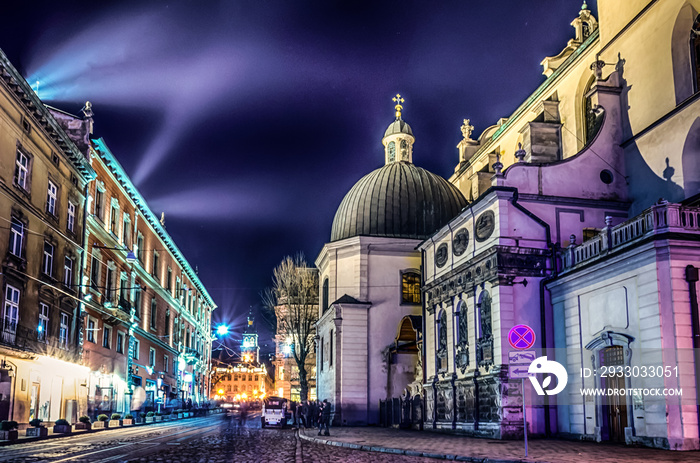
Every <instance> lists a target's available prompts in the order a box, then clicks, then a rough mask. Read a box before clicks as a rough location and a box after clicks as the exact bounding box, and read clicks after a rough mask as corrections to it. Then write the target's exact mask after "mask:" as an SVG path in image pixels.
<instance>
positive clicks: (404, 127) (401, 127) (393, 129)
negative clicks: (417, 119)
mask: <svg viewBox="0 0 700 463" xmlns="http://www.w3.org/2000/svg"><path fill="white" fill-rule="evenodd" d="M395 133H406V134H408V135H413V130H411V126H410V125H408V122H406V121H404V120H403V119H397V120H395V121H394V122H392V123H391V124H390V125H389V127H387V128H386V132H384V136H385V137H388V136H389V135H393V134H395Z"/></svg>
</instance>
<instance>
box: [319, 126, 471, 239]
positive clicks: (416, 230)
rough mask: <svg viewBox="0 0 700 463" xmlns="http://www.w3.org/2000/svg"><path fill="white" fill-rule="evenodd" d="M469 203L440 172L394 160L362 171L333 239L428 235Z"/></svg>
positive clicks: (338, 217)
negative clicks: (436, 173)
mask: <svg viewBox="0 0 700 463" xmlns="http://www.w3.org/2000/svg"><path fill="white" fill-rule="evenodd" d="M406 126H408V124H406ZM409 130H410V128H409ZM466 205H467V201H466V200H465V199H464V196H462V193H461V192H460V191H459V190H458V189H457V188H456V187H455V186H454V185H452V184H451V183H450V182H448V181H447V180H445V179H444V178H442V177H440V176H439V175H435V174H433V173H430V172H428V171H427V170H425V169H422V168H420V167H417V166H415V165H414V164H413V163H411V162H391V163H389V164H387V165H385V166H384V167H381V168H379V169H377V170H375V171H373V172H370V173H369V174H367V175H365V176H364V177H362V178H361V179H360V180H359V181H358V182H357V183H356V184H355V186H353V187H352V188H351V189H350V191H349V192H348V194H347V195H345V198H344V199H343V201H342V202H341V203H340V207H338V211H337V212H336V214H335V218H334V219H333V228H332V231H331V241H338V240H342V239H345V238H350V237H353V236H359V235H368V236H385V237H393V238H414V239H425V238H428V237H429V236H430V235H432V234H433V233H434V232H435V231H437V230H438V229H439V228H440V227H442V226H443V225H445V224H446V223H447V222H449V221H450V220H451V219H452V218H454V217H455V216H457V214H458V213H459V212H460V211H461V210H462V208H464V207H465V206H466Z"/></svg>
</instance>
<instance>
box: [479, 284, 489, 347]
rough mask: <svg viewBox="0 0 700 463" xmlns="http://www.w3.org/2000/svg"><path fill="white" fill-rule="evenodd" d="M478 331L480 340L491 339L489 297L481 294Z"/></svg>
mask: <svg viewBox="0 0 700 463" xmlns="http://www.w3.org/2000/svg"><path fill="white" fill-rule="evenodd" d="M479 328H480V329H479V331H480V332H481V333H480V334H481V337H482V338H490V337H491V296H490V295H489V293H486V292H485V293H483V296H482V298H481V304H480V307H479Z"/></svg>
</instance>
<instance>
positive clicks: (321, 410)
mask: <svg viewBox="0 0 700 463" xmlns="http://www.w3.org/2000/svg"><path fill="white" fill-rule="evenodd" d="M291 411H292V417H293V418H294V425H295V426H297V427H302V426H303V427H305V428H315V427H318V435H319V436H320V435H321V434H322V433H323V434H324V435H326V436H330V430H329V429H330V424H331V404H330V403H329V402H328V399H324V400H323V402H321V401H319V400H305V401H302V402H301V403H296V402H292V405H291ZM324 430H325V433H324V432H323V431H324Z"/></svg>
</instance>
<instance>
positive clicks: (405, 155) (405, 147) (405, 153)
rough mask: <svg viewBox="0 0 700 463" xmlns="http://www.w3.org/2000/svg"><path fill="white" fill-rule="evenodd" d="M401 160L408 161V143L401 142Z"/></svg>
mask: <svg viewBox="0 0 700 463" xmlns="http://www.w3.org/2000/svg"><path fill="white" fill-rule="evenodd" d="M401 160H402V161H408V142H407V141H406V140H401Z"/></svg>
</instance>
